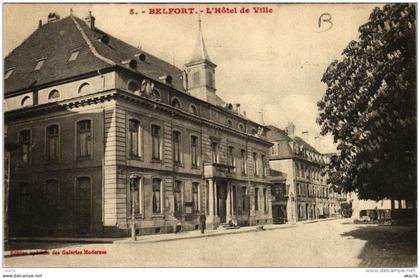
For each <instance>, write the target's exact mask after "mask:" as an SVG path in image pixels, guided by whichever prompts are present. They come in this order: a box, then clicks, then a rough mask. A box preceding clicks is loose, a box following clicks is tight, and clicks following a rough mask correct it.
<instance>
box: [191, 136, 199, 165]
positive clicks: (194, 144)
mask: <svg viewBox="0 0 420 278" xmlns="http://www.w3.org/2000/svg"><path fill="white" fill-rule="evenodd" d="M197 149H198V138H197V136H191V165H192V166H194V167H197V166H198V155H197Z"/></svg>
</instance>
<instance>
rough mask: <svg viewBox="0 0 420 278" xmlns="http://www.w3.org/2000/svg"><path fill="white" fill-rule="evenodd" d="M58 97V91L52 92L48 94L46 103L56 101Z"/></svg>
mask: <svg viewBox="0 0 420 278" xmlns="http://www.w3.org/2000/svg"><path fill="white" fill-rule="evenodd" d="M59 97H60V92H59V91H58V90H52V91H51V92H50V93H49V94H48V101H49V102H52V101H57V100H58V98H59Z"/></svg>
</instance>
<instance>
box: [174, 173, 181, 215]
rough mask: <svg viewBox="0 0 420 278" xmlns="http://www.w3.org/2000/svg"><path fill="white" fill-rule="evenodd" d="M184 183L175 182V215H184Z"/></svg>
mask: <svg viewBox="0 0 420 278" xmlns="http://www.w3.org/2000/svg"><path fill="white" fill-rule="evenodd" d="M181 187H182V181H175V184H174V205H175V213H182V197H181V196H182V195H181V194H182V188H181Z"/></svg>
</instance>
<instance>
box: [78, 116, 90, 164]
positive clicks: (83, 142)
mask: <svg viewBox="0 0 420 278" xmlns="http://www.w3.org/2000/svg"><path fill="white" fill-rule="evenodd" d="M76 145H77V158H89V157H90V156H91V155H92V126H91V121H90V120H82V121H79V122H77V144H76Z"/></svg>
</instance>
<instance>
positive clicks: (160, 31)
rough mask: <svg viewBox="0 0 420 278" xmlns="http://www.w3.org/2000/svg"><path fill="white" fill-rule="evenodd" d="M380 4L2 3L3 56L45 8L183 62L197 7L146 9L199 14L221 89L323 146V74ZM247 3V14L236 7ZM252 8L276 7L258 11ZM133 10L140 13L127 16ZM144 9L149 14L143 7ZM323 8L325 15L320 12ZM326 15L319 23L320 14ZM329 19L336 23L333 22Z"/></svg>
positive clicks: (326, 147) (253, 112) (254, 114)
mask: <svg viewBox="0 0 420 278" xmlns="http://www.w3.org/2000/svg"><path fill="white" fill-rule="evenodd" d="M378 5H379V4H237V5H226V4H203V5H197V4H167V5H162V4H160V5H159V4H148V5H144V4H133V3H132V4H58V5H57V4H45V3H44V4H4V5H3V28H4V30H3V36H4V37H3V42H4V44H3V57H5V56H6V55H7V54H8V53H10V51H11V50H13V49H14V48H15V47H17V46H18V45H19V44H21V43H22V42H23V40H25V39H26V38H27V37H28V36H29V35H30V34H31V33H32V32H33V31H34V30H35V29H36V28H37V26H38V22H39V20H42V21H43V22H44V23H45V22H46V21H47V16H48V13H50V12H56V13H58V14H59V15H60V16H61V17H62V18H63V17H66V16H68V15H69V14H70V9H72V10H73V15H74V16H77V17H80V18H85V17H86V16H87V14H88V11H92V14H93V16H95V18H96V23H95V24H96V26H97V27H98V28H99V29H101V30H103V31H105V32H107V33H110V34H111V35H113V36H115V37H117V38H119V39H121V40H123V41H126V42H127V43H129V44H131V45H133V46H136V47H141V48H142V49H143V50H144V51H146V52H149V53H150V54H153V55H155V56H158V57H160V58H161V59H163V60H166V61H168V62H170V63H172V64H175V65H176V66H178V67H180V68H182V67H183V65H184V64H185V63H186V62H188V61H189V59H190V58H191V55H192V53H193V49H194V46H195V41H196V38H197V32H198V14H195V13H193V14H149V11H150V10H149V9H156V8H167V9H168V8H182V7H183V8H192V7H194V8H195V9H196V10H197V11H200V10H203V11H204V12H203V13H200V12H198V13H200V14H201V19H202V29H203V35H204V40H205V44H206V47H207V51H208V54H209V56H210V59H211V61H212V62H214V63H215V64H216V65H217V68H216V77H215V78H216V89H217V92H216V93H217V94H218V95H219V96H221V97H222V98H223V99H224V100H225V101H226V102H228V103H241V110H242V111H246V114H247V117H249V118H250V119H252V120H254V121H257V122H259V123H264V124H271V125H275V126H277V127H279V128H282V129H284V128H285V127H286V125H287V123H288V122H293V123H294V124H295V126H296V132H295V134H296V135H300V134H301V133H302V131H308V132H309V137H308V138H307V141H308V142H309V143H311V144H313V145H315V147H317V148H318V149H319V150H320V151H321V152H322V153H326V152H333V151H335V146H334V144H333V142H332V138H331V137H330V136H325V137H323V138H322V139H321V140H320V141H318V143H315V141H314V140H313V138H314V137H315V136H316V135H317V134H319V132H320V128H319V126H318V125H317V124H316V118H317V116H318V113H319V112H318V110H317V106H316V104H317V102H318V101H319V100H320V99H321V98H322V96H323V95H324V93H325V90H326V86H325V85H324V84H323V83H322V82H321V78H322V75H323V73H324V72H325V70H326V69H327V67H328V65H329V64H330V63H331V62H332V61H334V60H335V59H338V60H339V59H340V56H341V53H342V50H343V49H344V48H345V47H346V46H347V44H348V43H349V42H350V41H351V40H356V39H357V38H358V28H359V26H360V25H362V24H364V23H365V22H367V21H368V18H369V15H370V13H371V11H372V10H373V8H374V7H375V6H378ZM217 7H219V8H221V7H230V8H234V7H236V8H237V10H236V11H237V13H229V14H215V13H212V14H209V13H206V12H205V11H206V8H209V9H211V10H212V11H214V9H212V8H217ZM242 7H244V8H249V9H250V13H239V11H240V9H241V8H242ZM255 7H267V8H271V9H272V12H271V13H264V14H263V13H254V12H253V8H255ZM130 9H134V12H137V13H138V14H134V15H130ZM142 11H145V13H142ZM323 14H324V15H323ZM320 17H321V26H319V19H320ZM331 26H332V27H331Z"/></svg>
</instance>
